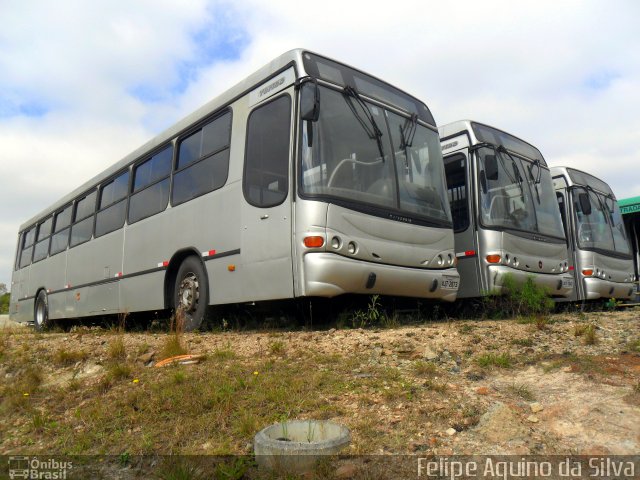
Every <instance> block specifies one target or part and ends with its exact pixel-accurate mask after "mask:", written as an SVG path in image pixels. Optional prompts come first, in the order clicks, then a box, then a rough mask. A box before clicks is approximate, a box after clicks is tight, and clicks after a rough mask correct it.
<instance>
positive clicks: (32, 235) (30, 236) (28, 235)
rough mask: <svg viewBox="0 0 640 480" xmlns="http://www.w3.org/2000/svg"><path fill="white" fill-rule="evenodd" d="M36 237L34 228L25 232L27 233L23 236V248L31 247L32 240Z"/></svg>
mask: <svg viewBox="0 0 640 480" xmlns="http://www.w3.org/2000/svg"><path fill="white" fill-rule="evenodd" d="M35 236H36V229H35V228H31V229H29V230H28V231H27V233H25V234H24V244H23V246H24V247H29V246H31V245H33V240H34V239H35Z"/></svg>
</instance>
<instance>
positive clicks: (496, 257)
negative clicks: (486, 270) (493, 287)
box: [487, 254, 502, 263]
mask: <svg viewBox="0 0 640 480" xmlns="http://www.w3.org/2000/svg"><path fill="white" fill-rule="evenodd" d="M500 260H502V257H500V255H495V254H494V255H487V262H489V263H500Z"/></svg>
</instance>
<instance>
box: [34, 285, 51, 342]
mask: <svg viewBox="0 0 640 480" xmlns="http://www.w3.org/2000/svg"><path fill="white" fill-rule="evenodd" d="M49 324H50V321H49V300H48V298H47V292H45V291H44V290H40V291H39V292H38V296H37V297H36V303H35V306H34V308H33V327H34V328H35V329H36V330H37V331H39V332H40V331H42V330H46V329H47V328H49Z"/></svg>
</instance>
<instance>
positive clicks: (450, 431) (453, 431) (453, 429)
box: [445, 427, 458, 437]
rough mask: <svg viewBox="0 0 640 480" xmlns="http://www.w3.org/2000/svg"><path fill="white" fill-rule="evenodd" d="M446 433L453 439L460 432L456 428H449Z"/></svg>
mask: <svg viewBox="0 0 640 480" xmlns="http://www.w3.org/2000/svg"><path fill="white" fill-rule="evenodd" d="M445 433H446V434H447V435H449V436H450V437H452V436H453V435H455V434H456V433H458V431H457V430H456V429H455V428H453V427H450V428H448V429H447V431H446V432H445Z"/></svg>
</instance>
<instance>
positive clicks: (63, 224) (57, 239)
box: [49, 205, 71, 255]
mask: <svg viewBox="0 0 640 480" xmlns="http://www.w3.org/2000/svg"><path fill="white" fill-rule="evenodd" d="M69 225H71V205H69V206H68V207H67V208H65V209H64V210H62V211H60V212H58V213H56V215H55V220H54V223H53V235H52V236H51V246H50V247H49V255H55V254H56V253H60V252H62V251H63V250H66V248H67V244H68V243H69Z"/></svg>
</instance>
